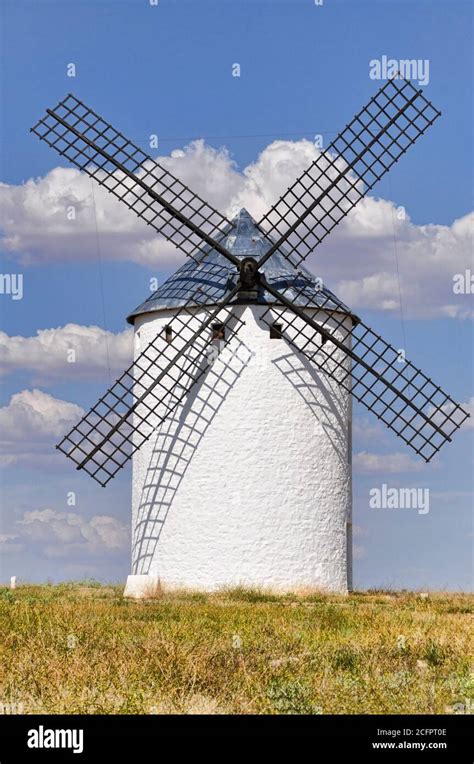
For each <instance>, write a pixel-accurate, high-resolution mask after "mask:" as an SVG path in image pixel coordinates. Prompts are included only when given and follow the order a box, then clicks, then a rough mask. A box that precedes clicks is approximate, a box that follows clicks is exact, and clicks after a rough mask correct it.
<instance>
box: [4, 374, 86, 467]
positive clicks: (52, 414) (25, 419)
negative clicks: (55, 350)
mask: <svg viewBox="0 0 474 764" xmlns="http://www.w3.org/2000/svg"><path fill="white" fill-rule="evenodd" d="M83 414H84V411H83V409H82V408H81V407H80V406H77V405H76V404H75V403H69V402H68V401H62V400H60V399H58V398H54V397H53V396H52V395H49V394H48V393H45V392H43V391H42V390H36V389H34V390H22V391H21V392H19V393H15V394H14V395H12V397H11V399H10V402H9V403H8V405H7V406H3V407H2V408H0V433H1V441H0V465H1V466H8V465H14V464H23V465H28V466H38V467H42V466H53V465H55V464H57V463H58V461H59V454H56V452H55V451H54V444H55V443H56V442H57V441H58V439H60V438H61V436H62V435H64V434H65V433H66V432H67V431H68V430H69V429H70V428H71V427H72V426H73V425H74V424H76V422H77V421H78V420H79V419H80V418H81V416H82V415H83ZM61 458H63V457H61Z"/></svg>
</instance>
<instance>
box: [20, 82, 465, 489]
mask: <svg viewBox="0 0 474 764" xmlns="http://www.w3.org/2000/svg"><path fill="white" fill-rule="evenodd" d="M439 116H440V112H439V111H438V110H436V109H435V108H434V107H433V106H432V104H431V103H430V102H429V101H427V100H426V98H424V96H422V91H421V90H416V89H415V88H414V87H413V86H412V85H411V83H410V82H408V81H406V80H402V81H401V83H400V84H398V83H397V82H396V80H389V81H388V82H387V83H386V84H385V85H384V86H382V88H381V89H380V90H379V91H378V93H377V94H376V95H375V96H374V97H373V98H371V99H370V101H369V102H368V103H367V104H366V106H364V107H363V108H362V109H361V111H360V112H359V113H358V114H356V116H355V117H354V118H353V120H352V121H351V122H350V123H349V124H348V125H347V126H346V128H345V129H344V130H343V131H342V133H340V134H339V135H338V137H337V138H336V139H335V140H334V141H333V142H332V143H331V144H330V146H329V147H328V149H327V150H326V151H325V152H323V153H322V154H321V155H320V156H319V157H318V159H317V160H316V161H315V162H313V164H312V165H311V166H310V167H309V168H308V170H306V171H305V172H304V173H303V174H302V175H301V176H300V177H299V178H298V179H297V180H296V181H295V183H294V184H293V185H292V186H291V187H290V188H289V189H288V190H287V192H286V193H285V194H284V195H283V196H282V197H281V198H280V200H279V201H278V202H277V204H275V205H274V206H273V207H272V208H271V209H270V210H269V211H268V212H267V213H266V215H264V216H263V218H262V219H261V220H260V222H259V223H258V226H259V228H260V230H262V231H263V232H264V233H265V234H266V235H267V236H268V237H273V239H275V238H276V239H277V240H276V241H272V243H271V246H270V248H269V249H268V250H267V252H266V253H265V255H263V256H262V258H261V259H260V261H259V262H258V268H260V267H261V266H262V265H263V264H264V262H265V261H266V260H267V259H268V258H269V257H270V256H271V255H272V254H273V252H274V251H276V250H277V249H279V248H280V247H281V245H282V244H283V243H285V242H286V251H285V250H284V249H283V250H280V251H282V253H283V254H284V255H285V256H286V257H287V259H288V260H289V261H290V262H291V263H292V265H295V266H298V265H299V264H300V263H301V262H302V261H303V260H304V259H305V258H306V257H307V256H308V254H309V253H310V252H311V251H312V250H313V249H314V248H315V247H316V246H317V245H318V244H320V243H321V242H322V241H323V239H324V238H325V237H326V236H327V235H328V234H329V233H330V232H331V230H332V229H333V228H334V227H335V226H336V225H337V224H338V223H339V222H340V221H341V220H342V218H343V217H345V216H346V215H347V214H348V212H349V211H350V210H351V209H353V208H354V206H355V205H356V204H357V203H358V202H359V201H360V200H361V199H362V198H363V197H364V196H365V195H366V194H367V192H368V191H369V190H370V189H371V188H373V186H374V185H375V183H376V182H377V181H378V180H379V179H380V178H381V177H382V176H383V175H384V174H385V173H386V172H387V171H388V170H389V169H390V167H391V166H392V165H393V164H394V163H395V162H397V161H398V159H399V158H400V156H401V155H402V154H403V153H405V152H406V150H407V149H408V148H409V146H411V145H412V144H413V143H414V142H415V141H416V140H417V139H418V138H419V137H420V136H421V135H422V134H423V133H424V132H425V130H426V129H427V128H428V127H429V126H430V125H432V124H433V122H434V121H435V120H436V119H437V118H438V117H439ZM32 132H34V133H35V134H36V135H38V136H39V138H40V139H41V140H44V141H45V142H46V143H48V145H50V146H51V147H52V148H54V149H55V150H56V151H57V152H58V153H59V154H61V155H62V156H65V157H66V158H68V159H69V161H70V162H71V163H72V164H73V165H75V166H76V167H78V168H79V169H80V170H83V171H84V172H86V173H87V174H88V175H89V176H90V177H91V178H93V179H94V180H96V181H97V182H98V183H99V184H100V185H103V186H104V187H105V188H107V190H108V191H109V192H110V193H112V194H113V195H114V196H116V197H117V198H118V199H119V200H120V201H122V202H123V203H124V204H126V206H128V207H129V208H130V209H132V210H133V211H134V212H135V214H136V215H137V216H138V217H139V218H142V219H143V220H144V221H145V222H146V223H147V224H148V225H150V226H151V227H153V228H154V230H155V231H157V232H158V233H160V234H161V235H163V236H164V237H165V238H167V239H168V240H170V241H171V242H172V243H173V244H174V245H175V246H177V247H179V248H180V249H181V250H183V251H184V252H185V254H186V255H187V256H189V257H191V258H192V259H196V258H195V257H194V252H195V251H196V250H199V249H200V248H201V247H202V244H203V243H205V244H207V245H208V247H209V248H215V249H217V250H218V251H219V252H221V254H223V255H224V256H225V257H227V259H228V260H229V261H230V262H231V263H232V264H233V265H234V266H236V265H238V260H236V258H235V257H234V256H233V255H232V254H231V253H229V252H228V251H227V250H226V249H225V248H224V247H223V246H222V244H221V243H220V242H221V241H222V239H223V238H224V235H225V234H226V229H227V232H228V228H229V226H230V223H229V221H228V220H227V219H226V218H225V217H224V216H223V215H221V214H220V213H219V212H218V211H217V210H215V209H214V208H212V207H211V206H210V205H208V204H207V203H206V202H204V201H203V200H202V199H201V197H199V196H198V195H196V194H194V193H193V192H191V191H190V190H189V189H188V188H187V187H186V186H185V185H184V184H183V183H182V182H181V181H180V180H178V179H177V178H176V177H175V176H173V175H172V174H171V173H169V172H168V171H167V170H165V169H164V168H163V167H162V166H160V165H159V164H158V163H157V162H155V161H154V160H152V159H151V158H150V157H149V156H147V155H146V154H145V153H144V152H143V151H142V150H141V149H140V148H138V147H137V146H136V145H135V144H133V143H132V142H131V141H129V140H128V139H127V138H125V136H123V134H122V133H120V132H118V131H117V130H115V128H113V127H112V125H110V124H109V123H108V122H106V121H105V120H104V119H103V118H102V117H100V116H99V115H98V114H97V113H96V112H94V111H93V110H92V109H90V108H88V107H87V106H85V105H84V104H83V103H82V102H81V101H79V100H78V99H77V98H75V96H72V95H69V96H67V98H66V99H64V100H63V101H61V102H60V103H59V104H58V105H57V106H56V107H55V109H53V110H50V109H48V110H47V114H46V116H45V117H43V118H42V119H40V120H39V122H38V123H37V124H36V125H35V126H34V127H33V128H32ZM203 260H204V261H205V258H203V257H202V255H199V258H198V262H199V263H200V264H203ZM273 293H274V296H275V295H276V296H277V297H278V296H279V295H278V293H277V292H276V291H275V290H273ZM194 299H195V297H194V296H193V297H192V298H191V299H190V300H188V301H187V303H186V305H185V307H184V309H183V311H184V313H186V311H189V308H190V307H191V305H194V304H195V303H194V302H193V300H194ZM198 299H200V298H198ZM292 299H294V296H293V298H292ZM283 301H285V300H283ZM331 301H332V302H333V303H334V296H331ZM227 302H228V300H226V303H227ZM341 305H342V304H341ZM293 307H294V305H293ZM288 308H290V309H291V308H292V304H291V302H289V303H288V301H287V304H286V309H288ZM306 308H307V309H310V308H311V309H313V310H314V308H315V306H314V305H309V304H308V305H306ZM318 308H319V310H324V305H319V306H318ZM221 310H222V305H221V307H220V308H219V309H218V311H221ZM277 310H278V309H277ZM295 310H297V312H296V313H294V314H293V315H294V318H293V319H292V320H290V321H287V322H286V324H285V330H284V331H283V336H285V338H286V339H287V340H288V341H289V342H290V344H292V345H293V346H294V347H295V348H296V349H297V350H298V351H300V352H302V353H303V354H304V355H306V357H307V358H309V359H310V360H311V361H312V362H313V363H315V364H316V366H318V367H319V368H320V369H322V370H323V371H325V372H326V373H328V375H329V376H332V377H333V378H334V379H336V380H337V381H338V382H339V384H341V385H342V386H344V387H345V388H346V389H347V390H350V392H351V393H352V394H353V395H354V396H355V397H356V399H357V400H359V401H361V402H362V403H363V404H364V405H365V406H366V407H367V408H368V409H369V410H370V411H373V412H374V413H375V414H376V416H377V417H378V418H379V419H381V420H382V421H384V423H385V424H386V425H387V426H388V427H389V428H390V429H392V430H394V431H395V432H396V434H397V435H399V436H400V437H401V438H402V439H403V440H404V441H405V442H406V443H407V444H408V445H410V446H411V447H412V448H414V450H415V451H416V452H417V453H418V454H420V455H421V456H423V458H425V459H426V460H427V461H429V459H431V458H432V456H433V455H434V454H435V453H436V452H437V451H438V450H439V448H440V447H441V445H442V444H443V443H444V442H446V440H450V439H451V438H450V436H451V434H452V432H454V430H455V429H457V428H458V427H459V426H460V424H461V423H462V421H464V419H465V418H466V417H467V416H468V414H467V412H465V411H464V410H463V409H462V408H461V407H460V406H459V405H458V404H456V403H455V402H454V401H453V400H452V399H451V398H450V397H449V396H447V395H446V394H445V393H443V392H442V391H441V389H440V388H439V387H436V386H435V385H434V384H433V383H432V382H431V380H430V379H429V378H428V377H426V375H424V374H423V372H421V371H420V370H418V369H416V367H414V366H413V364H411V363H410V362H406V363H405V364H404V365H403V368H402V369H398V368H396V367H395V365H394V364H395V363H398V351H396V350H395V349H394V348H392V347H391V346H390V345H389V344H388V343H386V342H385V340H383V339H382V338H381V337H380V336H379V335H377V334H376V333H375V332H373V331H372V330H371V329H369V327H367V326H366V325H365V324H362V322H359V323H358V324H357V325H356V326H355V327H353V328H352V329H351V331H350V334H351V337H350V338H349V337H348V336H347V335H346V336H345V337H344V335H342V344H341V342H340V341H341V337H340V336H339V333H340V331H341V330H342V328H343V327H341V326H337V328H336V330H335V331H334V332H333V334H332V335H331V333H328V332H327V330H326V329H324V328H318V327H317V326H316V325H315V324H314V322H313V321H312V320H311V319H310V318H308V317H306V318H305V317H304V316H302V315H301V313H300V311H299V309H296V308H295ZM342 310H346V309H345V306H342ZM272 311H273V313H272ZM274 312H275V308H274V307H273V308H271V309H270V308H269V309H268V311H267V312H266V314H265V317H264V318H263V319H262V320H263V321H264V323H268V325H270V323H269V321H270V318H269V317H270V315H272V321H271V323H273V320H274V319H273V315H274ZM182 314H183V313H182V312H181V315H182ZM178 315H180V314H178ZM287 315H288V311H287V312H286V313H285V316H287ZM332 315H333V316H334V315H338V313H337V311H336V312H335V313H334V312H333V313H332ZM177 318H178V317H177V316H175V317H174V318H173V322H175V321H176V320H177ZM194 318H195V316H194ZM233 319H235V316H232V314H231V313H230V309H227V315H226V319H225V321H221V320H220V321H219V322H220V323H225V324H226V326H227V324H228V322H230V321H231V320H233ZM280 319H281V320H282V321H283V322H284V321H285V320H286V319H285V317H284V316H283V313H280ZM188 320H189V319H188ZM212 320H216V321H217V315H216V314H214V316H213V318H210V319H209V322H207V323H206V322H204V323H205V325H206V327H208V326H209V323H210V321H212ZM298 322H299V323H298ZM301 322H303V323H301ZM333 328H334V327H333ZM182 330H183V331H184V329H182ZM345 331H346V332H347V331H348V330H347V328H346V329H345ZM337 337H339V339H337ZM318 338H319V345H318ZM159 339H160V338H156V340H154V341H153V342H152V343H150V346H149V347H148V348H147V349H146V350H145V351H144V352H143V353H142V354H141V355H140V357H139V358H138V359H137V360H136V361H135V363H134V364H132V366H131V367H129V369H127V371H126V372H124V374H123V375H122V377H120V378H119V380H117V382H116V383H115V385H114V386H113V387H112V388H111V389H110V390H109V391H108V392H107V393H106V395H105V396H104V397H103V398H102V399H100V401H99V402H98V403H97V404H96V406H94V407H93V408H92V409H91V411H90V412H89V413H88V414H87V415H86V416H85V417H84V418H83V419H82V420H81V422H80V423H79V424H78V425H77V427H75V428H73V430H71V432H70V433H69V434H68V435H66V436H65V438H64V439H63V440H62V441H61V443H60V444H59V446H58V448H59V449H60V450H62V451H64V453H66V454H67V455H68V456H69V457H70V458H72V459H73V461H75V463H76V464H77V465H78V469H80V468H82V469H85V470H86V471H87V472H89V474H91V475H92V477H94V479H96V480H97V481H98V482H100V483H101V485H106V483H107V482H108V481H109V480H110V479H111V478H112V477H113V476H114V475H115V474H116V472H117V471H118V470H119V469H120V468H121V467H122V466H123V464H124V463H125V462H126V461H127V459H129V458H130V456H131V454H132V453H133V452H134V451H136V450H137V449H138V448H139V447H140V445H141V444H142V443H143V442H144V441H145V440H147V439H148V437H150V434H151V432H153V429H154V428H153V426H152V424H151V421H152V419H153V417H158V418H157V421H158V423H159V422H160V421H163V418H164V417H165V416H166V415H167V414H168V413H170V412H171V411H172V410H173V408H175V406H176V405H178V403H179V402H180V401H181V400H182V399H183V398H184V396H185V395H186V394H187V392H189V390H190V388H191V387H192V385H194V384H195V382H196V381H197V379H199V377H200V376H202V373H204V372H202V371H199V373H198V369H197V357H198V356H199V353H200V352H201V354H202V347H200V342H198V343H197V345H196V346H195V347H194V348H192V346H191V347H190V348H188V350H187V351H186V352H184V353H183V352H182V351H178V352H177V353H176V355H175V357H174V358H173V359H172V361H170V362H169V369H168V372H169V381H168V380H166V379H165V378H166V374H163V373H162V372H161V373H160V372H159V368H160V366H159V363H158V356H159V355H161V358H162V359H163V358H166V352H167V348H165V349H164V352H162V353H159V352H158V350H157V347H155V342H156V343H159ZM195 339H198V340H199V332H198V333H197V335H196V336H195ZM349 339H350V340H351V342H352V343H353V345H352V348H351V349H350V350H348V348H347V346H346V345H345V343H346V341H349ZM337 343H340V344H339V345H338V344H337ZM331 347H333V348H338V350H341V349H344V353H345V356H343V358H344V360H343V361H341V360H340V358H341V356H340V357H339V360H338V359H337V358H336V355H335V353H334V352H333V351H331ZM168 350H169V346H168ZM147 353H148V355H146V354H147ZM194 354H197V355H194ZM349 359H352V365H351V364H350V363H348V360H349ZM368 359H369V360H368ZM180 360H181V361H182V364H181V365H180V363H178V361H180ZM370 363H372V364H374V365H373V366H372V367H370ZM186 364H188V365H186ZM174 367H176V369H175V370H176V372H177V374H178V377H177V378H176V379H175V378H174V377H173V376H172V375H171V373H170V372H171V371H172V370H173V369H174ZM152 370H153V373H154V374H156V371H157V370H158V377H157V380H156V381H155V383H154V384H153V390H154V389H155V387H156V388H157V394H156V395H154V394H153V393H152V392H151V391H149V392H148V393H147V396H150V400H149V401H148V397H147V396H145V397H143V396H140V395H139V396H138V403H137V402H136V403H135V404H133V403H130V405H129V406H128V408H127V405H126V403H125V400H126V399H127V396H128V397H130V396H131V394H132V389H133V386H134V385H135V387H136V386H137V385H139V384H140V380H138V379H137V378H136V374H137V373H139V374H141V375H145V376H146V375H147V374H148V376H150V375H151V371H152ZM193 370H194V371H193ZM362 370H363V371H362ZM381 372H383V373H381ZM193 374H194V376H193ZM196 374H197V376H195V375H196ZM169 383H171V384H173V383H174V385H176V389H177V391H178V393H177V395H173V392H172V389H173V388H172V387H167V384H169ZM397 385H398V386H399V387H397ZM410 391H411V392H410ZM413 391H414V392H413ZM409 392H410V395H412V397H411V398H410V397H409V396H408V393H409ZM390 396H392V397H390ZM155 399H156V400H155ZM149 403H152V405H149ZM155 404H156V407H159V410H160V411H161V414H157V412H156V409H155ZM123 409H125V411H123ZM104 412H105V413H104ZM160 416H161V417H162V418H161V419H160ZM137 422H138V424H137ZM138 426H141V427H143V428H144V429H145V430H147V434H146V435H145V434H141V433H140V432H139V430H138ZM84 428H86V429H85V431H84ZM76 436H77V437H79V436H81V438H82V443H84V442H85V443H86V444H87V447H86V449H84V448H82V447H81V445H80V444H79V443H78V442H77V441H76V440H75V438H76ZM124 446H125V448H124ZM127 448H128V452H127Z"/></svg>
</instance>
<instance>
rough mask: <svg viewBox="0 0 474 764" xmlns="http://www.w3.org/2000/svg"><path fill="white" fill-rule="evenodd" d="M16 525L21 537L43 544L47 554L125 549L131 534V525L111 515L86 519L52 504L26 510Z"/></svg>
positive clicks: (66, 555)
mask: <svg viewBox="0 0 474 764" xmlns="http://www.w3.org/2000/svg"><path fill="white" fill-rule="evenodd" d="M16 526H17V528H18V530H19V537H20V538H21V539H22V540H25V541H29V542H32V543H35V544H40V545H41V546H42V547H43V550H44V553H45V555H46V556H47V557H69V556H70V555H71V554H83V553H86V554H88V555H100V554H103V553H113V552H117V551H122V550H124V549H126V548H127V547H128V544H129V536H130V534H129V528H128V526H127V525H125V524H124V523H122V522H120V521H119V520H117V519H116V518H114V517H111V516H109V515H94V517H92V518H91V519H89V520H86V519H85V518H84V517H82V516H81V515H79V514H77V513H76V512H57V511H56V510H54V509H51V508H49V507H48V508H46V509H39V510H32V511H29V512H25V513H24V515H23V517H22V519H21V520H18V521H17V522H16Z"/></svg>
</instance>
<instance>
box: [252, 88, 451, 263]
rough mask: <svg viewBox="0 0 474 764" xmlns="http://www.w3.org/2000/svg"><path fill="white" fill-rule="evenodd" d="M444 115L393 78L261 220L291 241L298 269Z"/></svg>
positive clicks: (291, 253) (271, 231) (292, 257)
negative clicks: (403, 155)
mask: <svg viewBox="0 0 474 764" xmlns="http://www.w3.org/2000/svg"><path fill="white" fill-rule="evenodd" d="M440 115H441V112H440V111H438V110H437V109H435V107H434V106H433V105H432V103H431V102H430V101H428V100H427V99H426V98H425V97H424V96H423V95H422V91H421V90H416V88H414V87H413V85H412V84H411V83H410V82H409V81H408V80H404V79H403V80H399V81H397V80H394V79H391V80H388V81H387V82H386V83H385V85H383V86H382V87H381V88H380V90H379V91H378V92H377V93H376V95H375V96H373V97H372V98H371V99H370V100H369V101H368V103H367V104H366V105H365V106H364V107H363V108H362V109H361V110H360V111H359V112H358V113H357V114H356V115H355V117H354V118H353V119H352V121H351V122H349V124H348V125H347V126H346V127H345V128H344V130H343V131H342V132H341V133H340V134H339V135H338V136H337V138H336V139H335V140H334V141H333V142H332V143H331V144H330V145H329V146H328V148H327V149H326V150H325V151H324V152H322V153H321V154H320V155H319V156H318V158H317V159H316V160H315V161H314V162H313V163H312V164H311V165H310V167H309V168H308V169H307V170H305V172H304V173H303V174H302V175H300V177H299V178H298V179H297V180H296V181H295V182H294V183H293V185H292V186H290V188H289V189H288V190H287V191H286V192H285V193H284V194H283V196H281V197H280V199H279V200H278V202H277V203H276V204H275V205H273V207H271V208H270V209H269V210H268V212H267V213H266V214H265V215H264V216H263V217H262V218H261V219H260V221H259V223H258V225H259V227H261V228H262V230H264V231H265V233H266V234H267V235H268V236H271V237H273V238H274V239H275V237H276V239H277V241H276V242H275V244H274V245H273V246H272V247H271V248H270V250H269V251H268V252H267V253H266V254H265V256H264V257H263V258H262V260H261V261H260V263H259V265H262V264H263V262H265V260H267V259H268V257H270V256H271V255H272V254H273V252H274V251H275V250H277V249H279V247H281V245H282V244H283V243H284V242H286V241H288V245H287V246H288V251H287V253H286V254H287V257H288V259H289V260H290V262H291V263H292V264H293V265H295V266H298V265H300V264H301V263H302V262H303V260H305V259H306V257H307V256H308V255H309V254H310V252H312V251H313V250H314V248H315V247H316V246H318V245H319V244H320V243H321V242H322V241H323V239H325V238H326V236H327V235H328V234H329V233H330V232H331V231H332V230H333V228H335V226H336V225H337V224H338V223H339V222H340V221H341V220H342V219H343V218H344V217H345V216H346V215H347V214H348V213H349V212H350V211H351V210H352V209H353V208H354V207H355V206H356V204H358V202H360V201H361V199H363V197H364V196H365V195H366V194H367V193H368V191H370V190H371V189H372V188H373V187H374V185H375V184H376V183H377V181H378V180H380V178H381V177H382V176H383V175H385V173H386V172H388V170H389V169H390V167H392V165H393V164H395V162H398V160H399V158H400V157H401V156H402V154H404V153H405V152H406V151H407V149H408V148H409V147H410V146H411V145H412V144H413V143H415V141H417V140H418V138H419V137H420V136H421V135H423V133H424V132H425V131H426V130H427V129H428V127H430V126H431V125H432V124H433V122H434V121H435V120H436V119H437V118H438V117H439V116H440Z"/></svg>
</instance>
